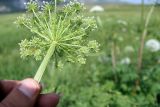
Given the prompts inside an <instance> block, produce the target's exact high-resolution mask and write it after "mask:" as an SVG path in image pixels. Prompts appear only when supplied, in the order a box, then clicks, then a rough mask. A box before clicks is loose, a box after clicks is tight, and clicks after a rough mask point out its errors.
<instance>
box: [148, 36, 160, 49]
mask: <svg viewBox="0 0 160 107" xmlns="http://www.w3.org/2000/svg"><path fill="white" fill-rule="evenodd" d="M145 46H146V48H147V49H148V50H150V51H151V52H157V51H159V50H160V42H159V41H158V40H156V39H150V40H148V41H147V42H146V43H145Z"/></svg>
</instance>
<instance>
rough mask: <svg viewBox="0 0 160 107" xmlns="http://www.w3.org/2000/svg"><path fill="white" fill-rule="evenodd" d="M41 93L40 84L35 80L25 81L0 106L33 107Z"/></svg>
mask: <svg viewBox="0 0 160 107" xmlns="http://www.w3.org/2000/svg"><path fill="white" fill-rule="evenodd" d="M39 93H40V86H39V84H38V83H37V82H36V81H35V80H33V79H25V80H23V81H21V82H20V84H19V85H18V86H16V87H15V88H14V89H13V90H12V91H11V92H10V94H9V95H8V96H7V97H6V98H5V99H4V100H3V101H2V102H1V103H0V105H2V107H33V106H34V104H35V102H36V99H37V97H38V95H39ZM0 107H1V106H0Z"/></svg>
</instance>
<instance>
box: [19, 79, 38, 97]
mask: <svg viewBox="0 0 160 107" xmlns="http://www.w3.org/2000/svg"><path fill="white" fill-rule="evenodd" d="M18 89H19V91H21V92H22V93H23V94H24V95H25V96H27V97H29V98H32V97H34V96H35V95H36V94H37V93H38V89H39V86H38V84H36V83H35V82H34V81H33V80H31V79H26V80H23V81H22V82H21V84H20V86H19V87H18Z"/></svg>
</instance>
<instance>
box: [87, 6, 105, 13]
mask: <svg viewBox="0 0 160 107" xmlns="http://www.w3.org/2000/svg"><path fill="white" fill-rule="evenodd" d="M103 11H104V8H103V7H102V6H99V5H96V6H93V7H92V8H91V9H90V12H103Z"/></svg>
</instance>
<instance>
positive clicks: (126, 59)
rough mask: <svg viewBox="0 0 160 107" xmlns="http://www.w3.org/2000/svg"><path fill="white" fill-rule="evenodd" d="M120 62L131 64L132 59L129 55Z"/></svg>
mask: <svg viewBox="0 0 160 107" xmlns="http://www.w3.org/2000/svg"><path fill="white" fill-rule="evenodd" d="M120 63H121V64H123V65H129V64H131V59H130V58H129V57H126V58H123V59H122V60H121V62H120Z"/></svg>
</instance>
